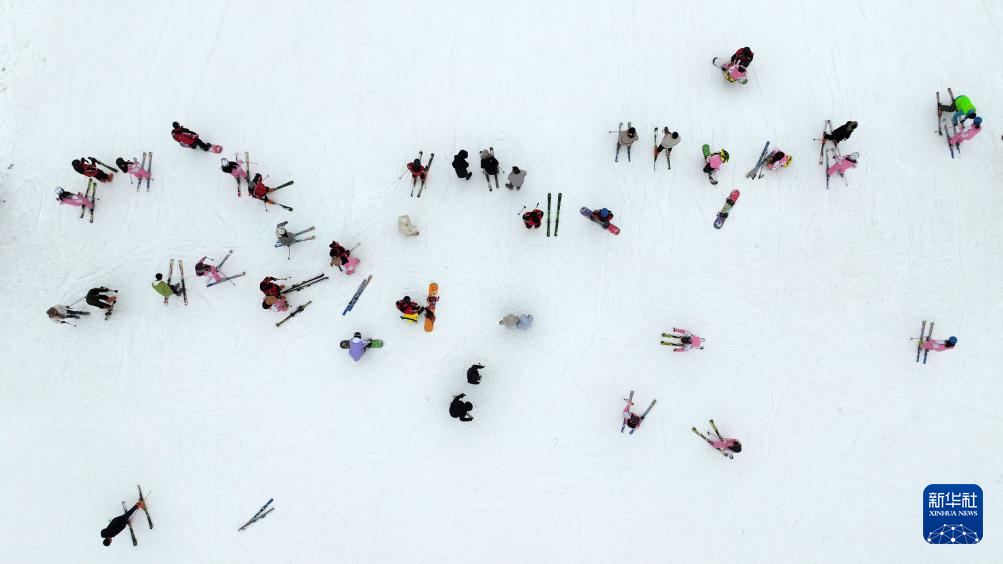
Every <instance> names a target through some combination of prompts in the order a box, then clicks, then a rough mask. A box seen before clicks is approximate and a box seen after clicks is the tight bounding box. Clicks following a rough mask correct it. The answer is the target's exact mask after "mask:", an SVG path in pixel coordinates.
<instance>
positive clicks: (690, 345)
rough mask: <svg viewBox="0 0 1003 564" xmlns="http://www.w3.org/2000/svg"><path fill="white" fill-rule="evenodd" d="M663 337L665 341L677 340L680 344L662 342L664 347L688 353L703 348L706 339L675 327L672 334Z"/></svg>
mask: <svg viewBox="0 0 1003 564" xmlns="http://www.w3.org/2000/svg"><path fill="white" fill-rule="evenodd" d="M662 337H663V338H665V339H677V340H678V341H679V342H678V343H674V342H672V341H671V340H670V341H662V344H663V345H670V346H675V347H676V348H674V349H672V350H673V351H674V352H686V351H690V350H693V349H695V348H696V349H702V348H703V343H704V339H702V338H700V337H697V336H696V335H694V334H693V333H691V332H690V331H687V330H686V329H680V328H678V327H673V328H672V333H662Z"/></svg>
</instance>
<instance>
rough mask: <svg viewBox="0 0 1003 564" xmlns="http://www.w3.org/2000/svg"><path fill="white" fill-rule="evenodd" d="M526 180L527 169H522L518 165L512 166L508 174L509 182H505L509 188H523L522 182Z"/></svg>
mask: <svg viewBox="0 0 1003 564" xmlns="http://www.w3.org/2000/svg"><path fill="white" fill-rule="evenodd" d="M525 181H526V171H525V170H522V169H520V168H519V167H517V166H513V167H512V172H510V173H509V174H508V182H506V183H505V187H506V188H508V189H509V190H512V189H515V190H521V189H522V183H523V182H525Z"/></svg>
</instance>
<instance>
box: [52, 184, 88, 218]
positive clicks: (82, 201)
mask: <svg viewBox="0 0 1003 564" xmlns="http://www.w3.org/2000/svg"><path fill="white" fill-rule="evenodd" d="M56 199H57V200H59V203H60V204H69V205H71V206H77V207H84V208H87V209H93V208H94V202H92V201H90V200H88V199H87V197H86V196H84V195H83V193H82V192H77V193H76V194H74V193H72V192H67V191H66V190H63V187H62V186H59V187H57V188H56ZM80 213H81V214H83V213H84V212H83V211H81V212H80ZM80 217H83V215H81V216H80Z"/></svg>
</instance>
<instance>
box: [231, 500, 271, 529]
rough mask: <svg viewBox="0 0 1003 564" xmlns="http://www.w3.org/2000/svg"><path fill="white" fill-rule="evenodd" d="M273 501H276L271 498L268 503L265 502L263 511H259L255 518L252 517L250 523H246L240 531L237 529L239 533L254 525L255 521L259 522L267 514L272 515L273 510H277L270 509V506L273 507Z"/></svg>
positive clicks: (262, 507)
mask: <svg viewBox="0 0 1003 564" xmlns="http://www.w3.org/2000/svg"><path fill="white" fill-rule="evenodd" d="M273 501H275V499H274V498H270V499H269V500H268V501H267V502H265V504H264V505H262V506H261V509H259V510H258V512H257V513H255V514H254V517H251V520H250V521H248V522H247V523H244V525H243V526H241V527H240V528H239V529H237V532H240V531H243V530H244V529H246V528H247V527H249V526H251V524H252V523H254V522H255V521H257V520H258V519H261V518H262V517H264V516H265V515H266V514H268V513H271V512H272V509H275V508H274V507H272V508H271V509H268V506H269V505H271V504H272V502H273ZM266 509H267V511H266Z"/></svg>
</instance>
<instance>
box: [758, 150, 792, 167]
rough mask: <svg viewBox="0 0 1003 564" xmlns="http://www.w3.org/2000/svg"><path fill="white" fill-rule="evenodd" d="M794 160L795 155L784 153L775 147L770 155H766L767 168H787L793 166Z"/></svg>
mask: <svg viewBox="0 0 1003 564" xmlns="http://www.w3.org/2000/svg"><path fill="white" fill-rule="evenodd" d="M792 162H794V157H793V156H791V155H790V154H787V153H784V152H783V151H781V150H779V149H774V150H772V151H770V154H769V156H767V157H766V163H765V164H766V168H768V169H770V170H777V169H778V168H781V167H782V168H787V167H789V166H791V163H792Z"/></svg>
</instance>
